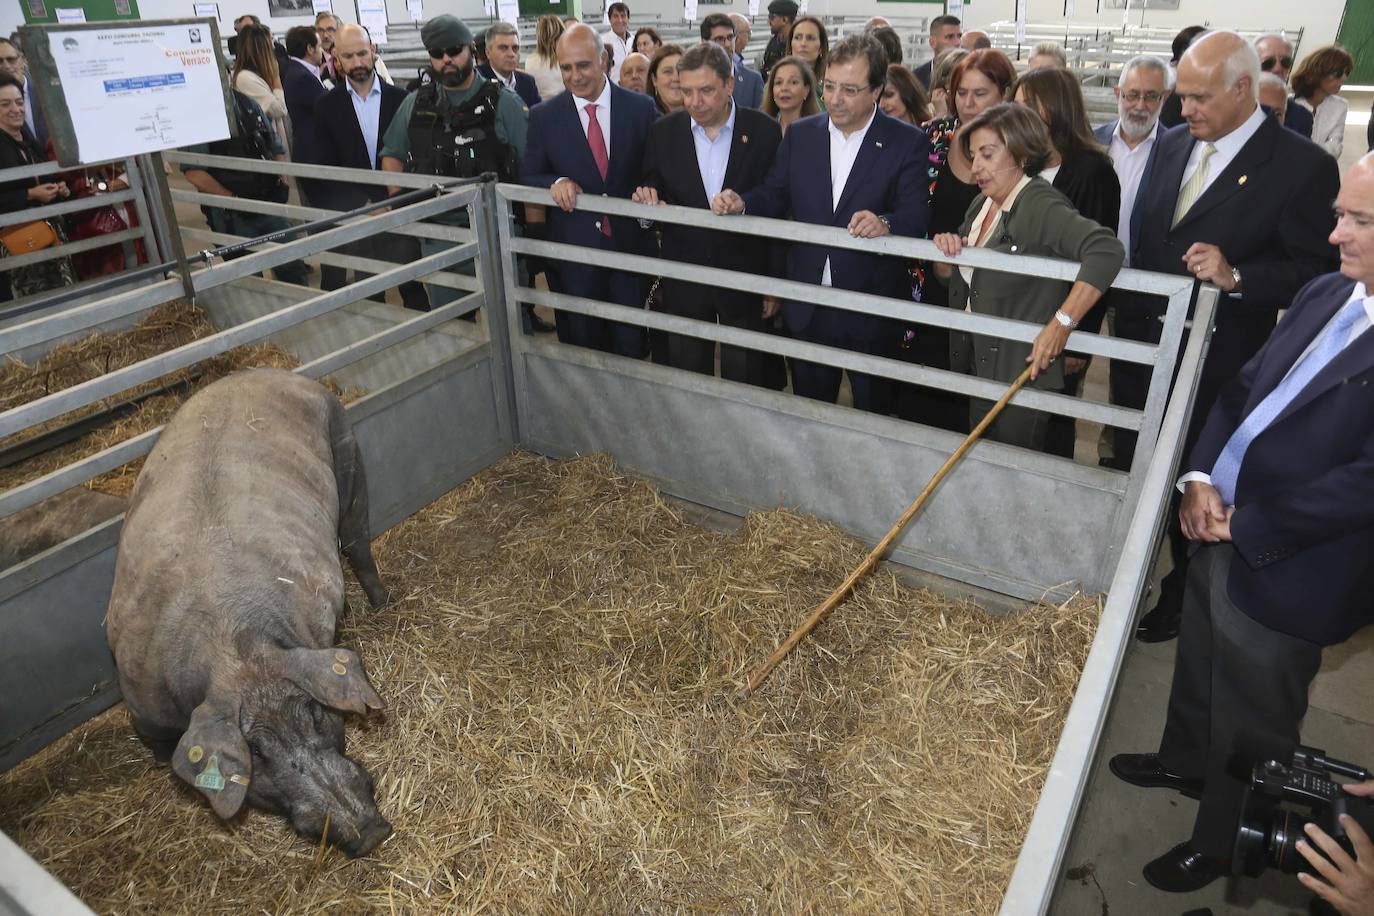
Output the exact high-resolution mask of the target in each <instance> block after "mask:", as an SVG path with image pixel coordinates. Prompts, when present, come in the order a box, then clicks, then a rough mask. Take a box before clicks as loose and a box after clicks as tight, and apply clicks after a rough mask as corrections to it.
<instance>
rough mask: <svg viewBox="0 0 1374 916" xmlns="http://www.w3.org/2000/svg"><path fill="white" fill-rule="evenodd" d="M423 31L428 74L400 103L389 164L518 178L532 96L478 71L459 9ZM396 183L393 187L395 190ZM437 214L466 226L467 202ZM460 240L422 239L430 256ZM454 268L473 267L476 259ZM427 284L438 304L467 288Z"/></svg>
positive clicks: (385, 152)
mask: <svg viewBox="0 0 1374 916" xmlns="http://www.w3.org/2000/svg"><path fill="white" fill-rule="evenodd" d="M420 39H421V41H423V42H424V46H425V48H426V50H427V51H428V52H429V67H427V68H426V69H425V70H424V72H423V73H422V74H421V78H420V85H419V87H418V88H417V89H416V90H415V91H414V92H412V93H410V95H408V96H406V99H405V101H404V102H402V103H401V106H400V107H399V108H398V109H397V110H396V116H395V117H394V118H392V120H391V126H390V127H389V128H387V132H386V136H384V137H383V138H382V149H381V152H380V154H379V158H380V159H381V163H382V170H383V171H386V172H415V173H417V174H423V175H439V176H441V177H445V178H472V177H475V176H477V175H481V174H483V173H485V172H494V173H496V174H497V175H498V176H499V177H500V180H501V181H515V180H517V179H518V178H519V174H518V169H519V163H520V160H521V159H523V158H524V155H525V133H526V130H527V127H528V123H527V122H528V118H529V110H528V109H527V108H526V107H525V103H524V102H522V101H521V100H520V97H519V96H518V95H516V94H515V93H513V92H511V91H510V90H509V89H507V88H505V87H504V86H502V85H501V84H500V83H498V82H496V81H495V80H488V79H485V78H483V77H482V76H480V75H479V74H478V73H477V70H476V66H475V64H474V62H473V43H472V32H471V31H469V30H468V27H467V26H466V25H464V24H463V23H462V21H461V20H459V19H458V18H457V17H454V16H450V15H448V14H447V13H445V14H444V15H442V16H436V17H434V18H433V19H431V20H429V21H428V22H426V23H425V24H424V25H423V26H421V28H420ZM397 190H399V189H398V188H393V189H392V191H393V193H394V192H395V191H397ZM436 222H442V223H447V224H448V225H454V226H466V225H467V210H466V209H465V208H464V209H459V210H456V211H453V212H452V213H449V214H445V215H444V216H443V217H441V218H440V219H438V220H436ZM455 244H457V243H455V242H448V241H443V240H441V239H420V253H421V254H422V255H425V256H428V255H431V254H435V253H436V252H439V251H443V250H444V249H445V248H451V247H453V246H454V245H455ZM452 269H454V270H456V271H458V272H462V273H470V272H471V266H470V264H469V265H462V266H460V267H458V268H452ZM426 286H427V288H428V290H429V298H430V302H431V303H433V306H434V308H439V307H440V306H442V305H446V304H448V303H449V302H452V301H453V300H455V299H457V298H458V297H459V296H460V295H462V291H461V290H456V289H449V288H448V287H442V286H432V285H429V284H426Z"/></svg>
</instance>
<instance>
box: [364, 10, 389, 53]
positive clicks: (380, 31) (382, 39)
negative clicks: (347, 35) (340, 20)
mask: <svg viewBox="0 0 1374 916" xmlns="http://www.w3.org/2000/svg"><path fill="white" fill-rule="evenodd" d="M358 25H360V26H362V27H363V28H365V29H367V31H368V34H369V35H371V36H372V42H373V44H379V45H384V44H386V26H387V21H386V0H358Z"/></svg>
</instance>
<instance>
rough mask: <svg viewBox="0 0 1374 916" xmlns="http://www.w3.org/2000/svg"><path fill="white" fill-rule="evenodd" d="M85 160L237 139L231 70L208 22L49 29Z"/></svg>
mask: <svg viewBox="0 0 1374 916" xmlns="http://www.w3.org/2000/svg"><path fill="white" fill-rule="evenodd" d="M48 42H49V47H50V50H51V53H52V58H53V65H54V66H55V67H56V69H57V75H58V76H59V78H60V79H61V83H62V93H63V96H64V97H65V98H66V102H67V108H68V110H69V111H70V112H71V119H72V127H73V130H74V132H75V134H76V142H77V147H78V150H79V152H80V156H81V161H82V162H95V161H97V160H100V159H122V158H124V157H126V156H133V155H136V154H139V153H154V152H158V151H160V150H165V149H176V148H178V147H182V146H189V145H191V144H193V143H210V142H212V141H215V140H223V139H225V138H227V137H228V136H229V116H228V114H227V112H226V111H225V101H224V83H223V81H222V80H223V76H224V74H223V71H221V69H220V64H219V56H218V55H217V54H216V53H215V46H214V35H213V34H212V33H211V31H210V27H209V26H208V25H206V24H204V23H194V24H190V25H148V26H138V27H131V26H119V27H112V28H109V29H80V30H71V31H63V30H62V28H61V27H60V26H59V27H54V28H51V29H49V30H48Z"/></svg>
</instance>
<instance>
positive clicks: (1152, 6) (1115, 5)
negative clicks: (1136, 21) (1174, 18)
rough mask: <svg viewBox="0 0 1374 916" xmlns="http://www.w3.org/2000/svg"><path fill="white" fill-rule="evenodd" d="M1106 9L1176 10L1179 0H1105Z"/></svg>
mask: <svg viewBox="0 0 1374 916" xmlns="http://www.w3.org/2000/svg"><path fill="white" fill-rule="evenodd" d="M1102 8H1103V9H1106V10H1176V9H1178V0H1104V2H1103V4H1102Z"/></svg>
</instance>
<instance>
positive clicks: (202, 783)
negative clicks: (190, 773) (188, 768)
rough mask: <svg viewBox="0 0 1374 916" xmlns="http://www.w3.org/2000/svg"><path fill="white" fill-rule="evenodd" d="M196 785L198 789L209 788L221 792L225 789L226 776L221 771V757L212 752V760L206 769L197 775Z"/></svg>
mask: <svg viewBox="0 0 1374 916" xmlns="http://www.w3.org/2000/svg"><path fill="white" fill-rule="evenodd" d="M195 787H196V788H197V789H209V790H210V791H212V792H219V791H222V790H223V789H224V777H223V776H222V775H220V772H219V757H218V756H216V755H214V754H211V755H210V762H209V763H207V764H206V765H205V769H204V770H202V771H201V773H200V775H199V776H197V777H196V781H195Z"/></svg>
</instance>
